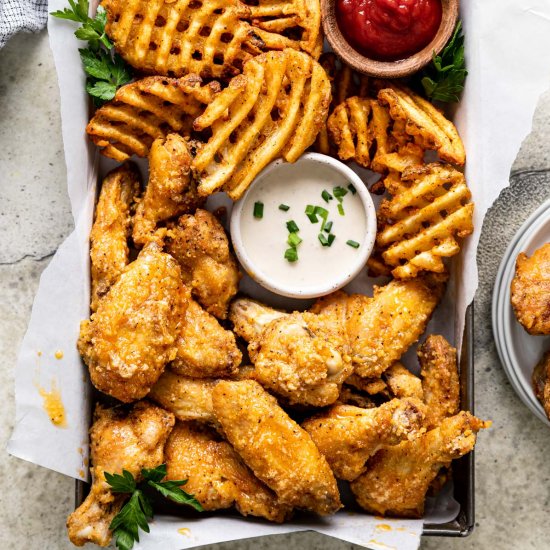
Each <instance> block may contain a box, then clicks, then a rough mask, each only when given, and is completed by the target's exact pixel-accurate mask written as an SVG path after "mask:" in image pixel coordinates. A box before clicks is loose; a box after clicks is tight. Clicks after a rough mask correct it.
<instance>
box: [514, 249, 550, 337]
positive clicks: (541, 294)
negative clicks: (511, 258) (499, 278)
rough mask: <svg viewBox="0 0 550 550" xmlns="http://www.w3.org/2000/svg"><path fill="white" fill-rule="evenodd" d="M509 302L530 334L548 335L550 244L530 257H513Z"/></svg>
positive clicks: (549, 332) (549, 322) (522, 255)
mask: <svg viewBox="0 0 550 550" xmlns="http://www.w3.org/2000/svg"><path fill="white" fill-rule="evenodd" d="M511 301H512V307H513V308H514V313H515V314H516V318H517V320H518V321H519V322H520V323H521V325H522V326H523V328H524V329H525V330H526V331H527V332H528V333H529V334H550V243H546V244H545V245H543V246H541V247H540V248H539V249H538V250H536V251H535V252H534V253H533V255H532V256H531V257H530V258H529V257H528V256H527V254H525V252H522V253H521V254H520V255H519V256H518V258H517V260H516V273H515V275H514V278H513V280H512V285H511Z"/></svg>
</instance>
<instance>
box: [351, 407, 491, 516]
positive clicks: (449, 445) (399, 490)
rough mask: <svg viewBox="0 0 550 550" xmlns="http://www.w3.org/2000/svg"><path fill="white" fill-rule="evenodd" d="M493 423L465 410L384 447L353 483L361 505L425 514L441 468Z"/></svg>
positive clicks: (384, 512) (372, 509) (376, 509)
mask: <svg viewBox="0 0 550 550" xmlns="http://www.w3.org/2000/svg"><path fill="white" fill-rule="evenodd" d="M490 425H491V423H490V422H484V421H483V420H480V419H479V418H476V417H475V416H472V415H471V414H470V413H468V412H465V411H462V412H460V413H459V414H457V415H455V416H452V417H450V418H445V419H444V420H443V421H442V422H441V424H440V425H439V426H438V427H437V428H435V429H433V430H430V431H429V432H426V433H425V434H423V435H421V436H420V437H418V438H416V439H414V440H412V441H403V442H402V443H400V444H399V445H396V446H395V447H389V448H387V449H382V450H381V451H379V452H378V453H376V454H375V455H374V457H372V458H371V459H370V460H369V461H368V463H367V471H366V473H364V474H363V475H361V476H360V477H359V478H357V479H356V480H355V481H353V482H352V483H351V489H352V491H353V493H354V495H355V497H356V498H357V502H358V504H359V505H360V506H361V507H362V508H364V509H365V510H366V511H367V512H371V513H374V514H379V515H388V516H396V517H410V518H419V517H422V515H423V513H424V500H425V497H426V492H427V491H428V488H429V487H430V484H431V483H432V481H433V480H434V479H435V478H436V476H437V474H438V472H439V470H440V469H441V468H442V467H444V466H449V464H450V463H451V461H452V460H454V459H456V458H460V457H461V456H464V455H465V454H467V453H469V452H470V451H472V450H473V448H474V445H475V442H476V434H477V432H478V431H479V430H481V429H483V428H488V427H489V426H490Z"/></svg>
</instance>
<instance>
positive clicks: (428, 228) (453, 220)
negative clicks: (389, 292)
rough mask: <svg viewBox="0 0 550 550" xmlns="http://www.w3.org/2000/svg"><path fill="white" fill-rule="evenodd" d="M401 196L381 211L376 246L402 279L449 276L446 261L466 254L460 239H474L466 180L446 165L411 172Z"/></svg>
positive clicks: (406, 175)
mask: <svg viewBox="0 0 550 550" xmlns="http://www.w3.org/2000/svg"><path fill="white" fill-rule="evenodd" d="M401 182H402V184H403V187H402V189H401V190H400V192H399V193H398V194H397V195H395V196H394V197H393V198H392V199H391V200H384V201H383V202H382V204H381V205H380V210H379V224H380V227H381V229H380V231H379V233H378V237H377V240H376V244H377V246H378V247H380V248H381V249H383V250H384V252H383V253H382V257H383V259H384V262H385V263H386V264H387V265H389V266H391V267H392V268H393V269H392V275H393V276H394V277H396V278H399V279H407V278H411V277H416V276H417V275H418V273H419V272H421V271H432V272H435V273H444V272H445V265H444V263H443V260H442V258H444V257H450V256H454V255H455V254H458V252H459V251H460V245H459V243H458V242H457V240H456V239H457V238H461V237H465V236H467V235H469V234H470V233H472V231H473V225H472V215H473V210H474V205H473V203H471V202H470V197H471V194H470V190H469V189H468V187H467V186H466V182H465V180H464V175H463V174H462V173H461V172H459V171H457V170H455V169H454V168H452V167H451V166H449V165H443V164H440V163H433V164H428V165H426V166H421V167H411V168H407V169H406V170H405V171H404V172H403V174H402V176H401Z"/></svg>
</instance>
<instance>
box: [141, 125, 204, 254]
mask: <svg viewBox="0 0 550 550" xmlns="http://www.w3.org/2000/svg"><path fill="white" fill-rule="evenodd" d="M191 160H192V159H191V154H190V153H189V150H188V147H187V143H186V141H185V139H184V138H183V137H181V136H180V135H178V134H168V136H167V137H166V138H158V139H156V140H155V141H154V142H153V144H152V145H151V151H150V152H149V182H148V183H147V187H146V189H145V193H144V194H143V198H142V199H141V201H140V202H139V204H138V206H137V208H136V214H135V216H134V228H133V233H132V236H133V239H134V242H135V243H136V244H139V245H143V244H146V243H147V242H148V241H149V240H150V239H151V238H152V236H153V234H154V232H155V230H156V229H157V225H158V224H159V223H160V222H164V221H166V220H168V219H170V218H174V217H175V216H181V215H182V214H186V213H187V212H192V211H193V210H195V209H196V208H197V207H198V206H201V205H202V204H203V203H204V199H203V198H201V197H199V195H198V193H197V187H196V185H195V182H194V180H193V178H192V175H191Z"/></svg>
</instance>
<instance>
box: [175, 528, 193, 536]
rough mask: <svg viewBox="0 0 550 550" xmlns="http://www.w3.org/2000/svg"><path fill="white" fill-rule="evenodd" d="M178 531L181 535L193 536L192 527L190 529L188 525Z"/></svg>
mask: <svg viewBox="0 0 550 550" xmlns="http://www.w3.org/2000/svg"><path fill="white" fill-rule="evenodd" d="M178 533H179V534H180V535H185V536H186V537H190V536H191V529H188V528H187V527H180V528H179V529H178Z"/></svg>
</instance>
